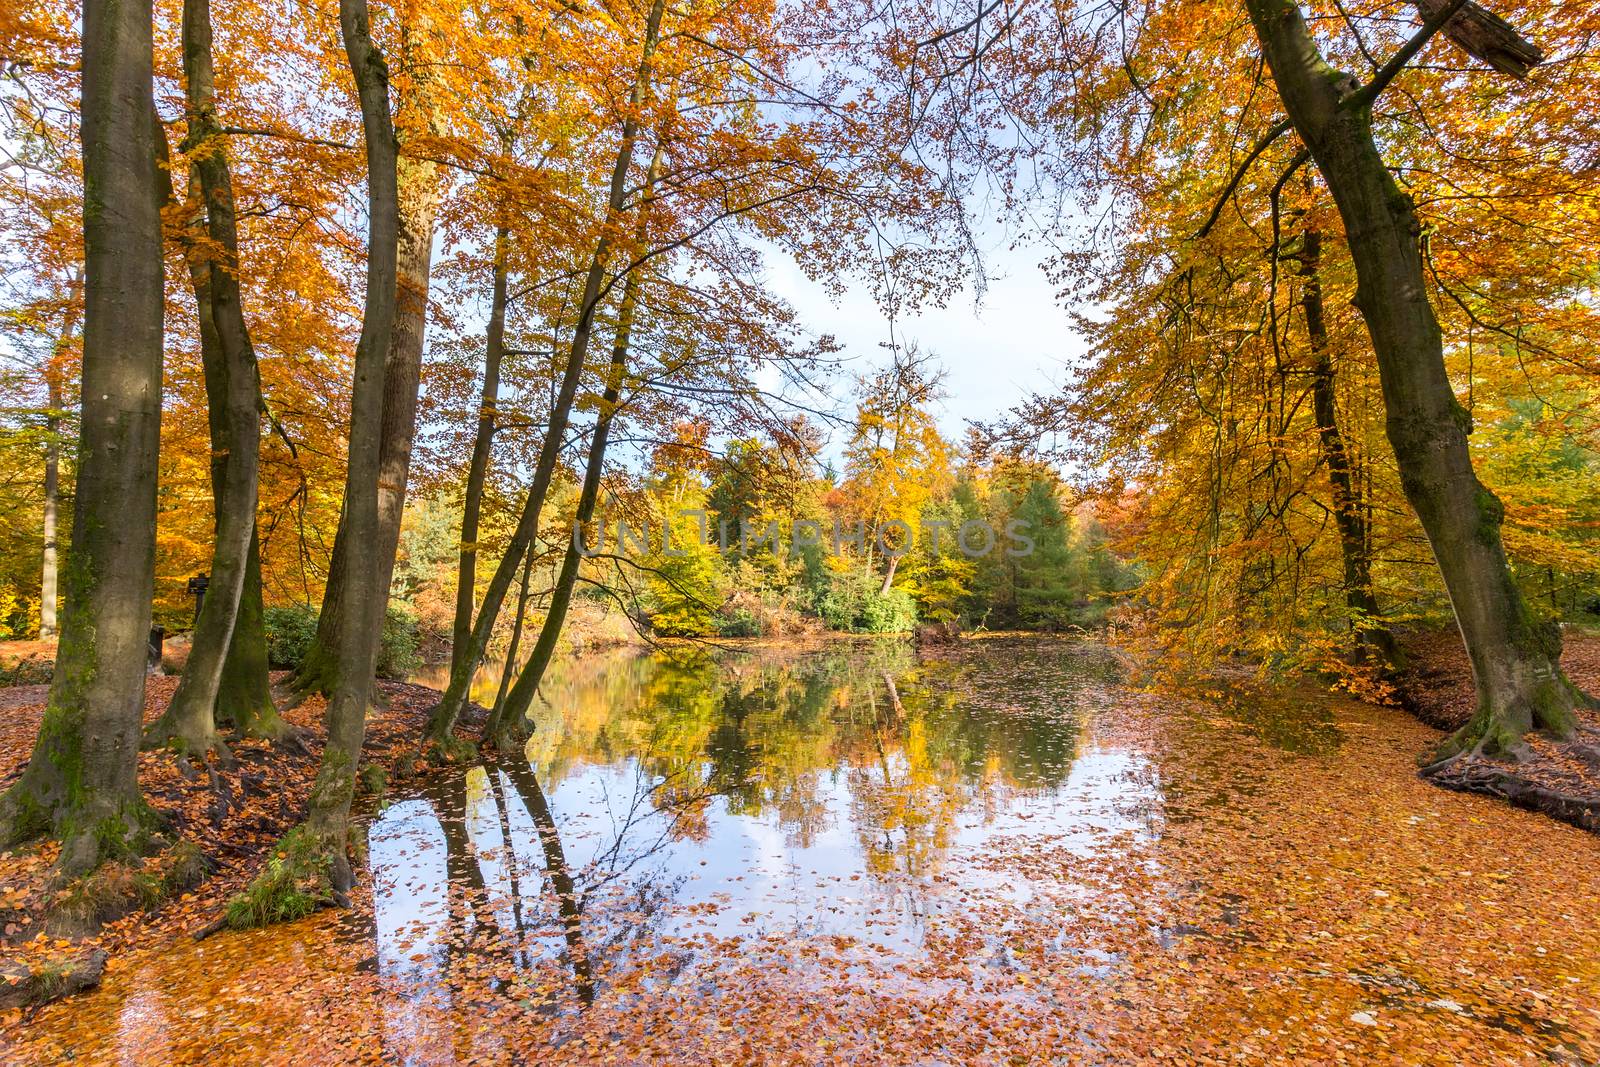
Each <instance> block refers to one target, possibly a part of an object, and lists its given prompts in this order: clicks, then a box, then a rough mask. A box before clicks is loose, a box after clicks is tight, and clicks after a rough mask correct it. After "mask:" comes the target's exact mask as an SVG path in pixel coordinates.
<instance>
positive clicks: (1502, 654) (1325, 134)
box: [1246, 0, 1581, 760]
mask: <svg viewBox="0 0 1600 1067" xmlns="http://www.w3.org/2000/svg"><path fill="white" fill-rule="evenodd" d="M1246 6H1247V7H1248V8H1249V12H1250V18H1251V21H1252V23H1253V24H1254V26H1255V30H1256V34H1257V36H1258V37H1259V38H1260V40H1261V44H1262V48H1263V51H1264V52H1265V54H1266V59H1267V62H1268V64H1269V65H1270V67H1271V69H1272V74H1273V79H1274V81H1275V82H1276V83H1277V87H1278V94H1279V96H1280V97H1281V98H1282V100H1283V105H1284V109H1285V110H1286V111H1287V112H1288V115H1289V118H1290V119H1291V121H1292V122H1293V123H1294V126H1295V129H1296V130H1297V131H1298V133H1299V134H1300V138H1301V140H1302V141H1303V142H1304V143H1305V145H1306V147H1307V148H1308V149H1309V150H1310V151H1311V154H1312V157H1313V158H1314V159H1315V160H1316V163H1317V169H1318V170H1319V171H1321V172H1322V176H1323V178H1324V179H1325V180H1326V181H1327V183H1328V188H1329V190H1330V191H1331V192H1332V193H1333V197H1334V200H1335V202H1336V203H1337V204H1338V207H1339V214H1340V216H1341V217H1342V218H1343V219H1344V225H1345V231H1346V234H1347V240H1348V242H1349V245H1350V252H1351V256H1352V257H1353V259H1354V261H1355V266H1356V278H1357V287H1356V305H1357V307H1358V308H1359V309H1360V311H1361V314H1362V317H1363V318H1364V319H1365V320H1366V323H1367V329H1368V332H1369V333H1370V334H1371V336H1372V346H1373V351H1374V352H1375V353H1376V355H1377V358H1378V373H1379V378H1380V380H1381V383H1382V387H1383V398H1384V408H1385V411H1386V413H1387V430H1388V435H1389V441H1390V443H1391V444H1392V445H1393V446H1394V451H1395V459H1396V460H1397V462H1398V464H1399V467H1400V480H1401V484H1402V486H1403V487H1404V489H1405V494H1406V498H1407V499H1408V500H1409V501H1410V502H1411V506H1412V507H1413V508H1414V509H1416V512H1417V516H1418V518H1420V519H1421V520H1422V526H1423V529H1424V530H1425V531H1426V532H1427V535H1428V540H1429V542H1430V543H1431V545H1432V546H1433V553H1434V558H1435V559H1436V560H1437V561H1438V563H1439V570H1440V572H1441V574H1442V575H1443V577H1444V583H1445V587H1446V589H1447V590H1448V591H1449V594H1450V602H1451V604H1452V606H1453V607H1454V609H1455V615H1456V621H1457V623H1458V624H1459V626H1460V629H1461V636H1462V639H1463V641H1464V642H1465V644H1466V648H1467V653H1468V655H1469V657H1470V658H1471V660H1472V669H1473V678H1474V681H1475V683H1476V686H1477V691H1478V710H1477V712H1476V714H1474V716H1473V718H1472V721H1471V722H1470V723H1469V724H1468V725H1467V726H1465V727H1463V728H1462V730H1461V731H1460V732H1459V733H1457V734H1456V735H1455V736H1454V737H1452V738H1451V739H1450V740H1449V741H1448V742H1446V744H1445V745H1444V746H1442V747H1441V749H1440V751H1439V752H1438V754H1437V756H1438V757H1439V759H1441V760H1442V759H1447V758H1449V757H1451V756H1453V755H1456V754H1458V753H1461V752H1466V751H1479V752H1483V753H1485V754H1488V755H1500V754H1505V753H1520V752H1521V751H1522V750H1523V748H1524V745H1523V742H1522V736H1523V735H1524V734H1525V733H1527V732H1528V731H1529V730H1530V729H1533V728H1535V727H1542V728H1545V729H1548V730H1550V731H1552V732H1554V733H1556V734H1563V735H1564V734H1567V733H1569V732H1570V731H1571V729H1572V727H1573V723H1574V716H1573V708H1574V706H1575V703H1576V702H1577V701H1578V700H1579V699H1581V694H1579V693H1578V691H1577V690H1576V688H1575V687H1574V686H1573V685H1572V684H1571V683H1570V682H1568V681H1567V679H1566V677H1565V676H1564V675H1563V674H1562V673H1561V669H1560V666H1559V661H1560V653H1561V637H1560V631H1559V629H1558V628H1557V627H1556V625H1555V624H1554V623H1553V622H1542V621H1540V620H1537V619H1535V618H1534V616H1533V615H1532V614H1531V613H1530V612H1529V610H1528V608H1527V605H1526V604H1525V603H1524V602H1523V598H1522V594H1521V593H1520V592H1519V591H1518V589H1517V586H1516V583H1515V582H1514V581H1513V580H1512V577H1511V570H1510V567H1509V566H1508V564H1507V562H1506V555H1505V549H1504V547H1503V545H1502V543H1501V540H1500V523H1501V520H1502V518H1503V516H1504V508H1503V507H1502V505H1501V503H1500V500H1499V499H1498V498H1497V497H1496V496H1495V495H1494V494H1493V493H1492V492H1490V491H1489V490H1488V489H1487V488H1485V487H1484V486H1483V485H1482V484H1481V483H1480V482H1479V481H1478V479H1477V475H1476V474H1475V472H1474V471H1473V468H1472V458H1471V455H1470V454H1469V452H1468V450H1467V432H1468V429H1469V425H1468V424H1469V419H1468V416H1467V414H1466V412H1465V411H1464V410H1463V409H1462V407H1461V405H1460V404H1459V403H1458V402H1457V401H1456V396H1455V391H1454V389H1453V388H1452V387H1451V385H1450V379H1449V377H1448V375H1447V374H1446V372H1445V363H1444V342H1443V338H1442V336H1441V334H1440V330H1439V323H1438V320H1437V319H1436V318H1435V317H1434V314H1433V308H1432V306H1431V305H1430V304H1429V302H1428V293H1427V284H1426V279H1425V277H1424V274H1423V266H1422V256H1421V251H1420V249H1419V247H1418V243H1417V242H1418V235H1419V233H1420V229H1421V227H1420V223H1419V221H1418V218H1417V214H1416V211H1415V208H1414V207H1413V205H1412V203H1411V200H1410V198H1409V197H1407V196H1406V195H1405V194H1404V193H1402V192H1401V191H1400V188H1399V187H1398V186H1397V185H1396V184H1395V181H1394V179H1393V177H1391V176H1390V174H1389V170H1388V168H1387V167H1386V166H1385V165H1384V162H1383V157H1382V156H1381V155H1380V154H1379V152H1378V148H1377V145H1376V143H1375V141H1374V139H1373V134H1372V107H1371V101H1370V99H1369V97H1370V95H1371V94H1370V91H1362V90H1360V89H1356V88H1354V87H1353V86H1352V84H1351V82H1352V79H1350V78H1349V76H1347V75H1344V74H1342V73H1340V72H1339V71H1337V70H1334V69H1333V68H1332V67H1331V66H1329V65H1328V63H1327V61H1326V60H1324V59H1323V57H1322V55H1321V53H1320V52H1319V51H1318V50H1317V46H1316V44H1315V43H1314V42H1313V40H1312V38H1311V35H1310V33H1309V31H1308V30H1307V28H1306V24H1305V21H1304V19H1303V18H1302V17H1301V14H1300V10H1299V7H1298V6H1297V5H1296V4H1294V3H1292V2H1289V0H1246Z"/></svg>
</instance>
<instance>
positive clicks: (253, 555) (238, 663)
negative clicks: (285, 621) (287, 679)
mask: <svg viewBox="0 0 1600 1067" xmlns="http://www.w3.org/2000/svg"><path fill="white" fill-rule="evenodd" d="M268 671H269V666H268V663H267V626H266V615H265V611H264V605H263V603H262V597H261V542H260V538H259V536H258V534H257V532H256V529H255V524H254V523H253V522H252V523H251V530H250V549H249V554H248V555H246V557H245V569H244V588H243V589H242V590H240V592H239V610H238V612H237V613H236V614H235V616H234V620H233V640H231V641H229V642H228V657H227V659H226V660H224V661H223V664H222V680H221V682H220V684H219V685H218V688H217V711H216V715H217V725H218V726H226V727H231V728H232V731H233V734H234V736H236V737H254V738H260V739H262V740H265V741H274V742H277V741H295V740H296V739H298V738H299V736H300V731H298V730H297V729H295V728H294V727H293V726H291V725H289V724H288V723H287V722H285V721H284V720H283V717H282V716H280V715H279V714H278V708H277V706H276V705H275V704H274V703H273V700H272V683H271V679H270V678H269V676H268Z"/></svg>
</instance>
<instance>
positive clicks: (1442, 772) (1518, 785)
mask: <svg viewBox="0 0 1600 1067" xmlns="http://www.w3.org/2000/svg"><path fill="white" fill-rule="evenodd" d="M1423 777H1425V778H1427V779H1428V781H1430V782H1432V783H1433V784H1435V785H1438V786H1442V787H1444V788H1445V789H1451V790H1454V791H1456V792H1458V793H1479V794H1482V795H1484V796H1491V797H1498V798H1499V799H1501V800H1504V801H1507V802H1509V803H1511V804H1512V805H1514V806H1516V807H1519V808H1523V809H1525V810H1527V811H1536V812H1540V813H1541V814H1544V815H1548V816H1550V817H1551V818H1553V819H1559V820H1560V821H1561V822H1564V823H1569V824H1571V825H1572V826H1576V827H1578V828H1579V829H1583V830H1588V831H1589V832H1590V833H1595V834H1600V802H1597V801H1596V799H1595V798H1593V797H1590V798H1587V799H1586V798H1583V797H1578V796H1571V795H1568V794H1565V793H1562V792H1559V791H1557V790H1555V789H1551V788H1549V787H1548V786H1545V785H1541V784H1539V783H1538V782H1534V781H1531V780H1529V779H1528V778H1525V777H1523V776H1522V775H1520V774H1518V773H1517V772H1516V770H1515V769H1513V768H1511V767H1507V766H1505V765H1503V764H1495V763H1490V762H1486V761H1483V760H1478V759H1472V758H1470V757H1468V758H1456V759H1452V760H1446V761H1445V762H1443V763H1440V764H1436V765H1434V766H1433V767H1430V768H1428V769H1427V770H1425V771H1424V772H1423Z"/></svg>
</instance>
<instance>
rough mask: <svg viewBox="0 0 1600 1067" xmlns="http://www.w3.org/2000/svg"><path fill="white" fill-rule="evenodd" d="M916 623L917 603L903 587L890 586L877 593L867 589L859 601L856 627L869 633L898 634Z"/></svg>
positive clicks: (913, 627)
mask: <svg viewBox="0 0 1600 1067" xmlns="http://www.w3.org/2000/svg"><path fill="white" fill-rule="evenodd" d="M916 625H917V604H916V601H914V600H912V599H911V594H910V593H908V592H906V591H905V590H904V589H898V588H891V589H890V590H889V591H888V592H887V593H884V594H883V595H881V596H880V595H879V594H878V591H877V590H876V589H873V590H869V591H868V593H867V596H866V598H865V599H864V600H863V601H862V603H861V615H860V617H859V618H858V619H857V621H856V628H857V629H858V630H860V631H861V632H862V633H869V634H898V633H905V632H906V631H908V630H913V629H915V628H916Z"/></svg>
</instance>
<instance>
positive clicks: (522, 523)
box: [428, 0, 665, 753]
mask: <svg viewBox="0 0 1600 1067" xmlns="http://www.w3.org/2000/svg"><path fill="white" fill-rule="evenodd" d="M664 10H665V0H655V2H654V3H653V4H652V5H651V8H650V14H649V16H648V17H647V19H646V21H645V34H644V44H643V47H642V49H641V51H642V55H641V57H640V60H639V74H638V76H637V77H636V78H635V79H634V83H633V89H632V91H631V93H630V94H629V100H628V110H627V112H626V117H625V118H624V119H623V121H622V142H621V145H620V146H619V147H618V149H617V160H616V164H615V165H614V166H613V168H612V171H611V185H610V190H609V196H608V199H607V204H606V219H605V221H606V226H605V227H604V228H603V229H602V230H601V236H600V238H599V240H597V241H596V242H595V249H594V254H593V256H592V257H591V258H590V260H589V270H588V273H587V274H586V275H585V277H584V284H583V299H582V301H581V303H580V304H579V310H578V322H577V327H576V329H575V330H574V331H573V335H572V343H571V346H570V348H569V350H568V353H567V366H566V370H565V372H564V373H563V375H562V380H561V386H560V389H559V390H558V392H557V394H556V400H555V403H554V405H553V406H552V407H551V411H550V426H549V429H548V430H547V431H546V432H545V438H544V444H543V446H542V447H541V448H540V450H539V462H538V466H537V467H536V468H535V469H534V474H533V483H532V484H531V485H530V486H529V488H528V496H527V499H526V500H525V501H524V503H523V507H522V514H521V516H520V517H519V518H518V520H517V528H516V530H515V531H514V532H513V533H512V535H511V543H510V544H509V545H508V546H507V547H506V552H505V555H504V556H502V557H501V559H500V564H499V566H498V567H496V568H495V572H494V577H493V578H491V579H490V581H489V588H488V589H487V590H486V591H485V593H484V597H483V606H482V607H481V608H479V610H478V618H477V620H476V621H475V622H474V623H473V626H472V636H471V637H470V638H469V639H468V643H467V650H466V655H465V656H462V657H460V658H459V659H456V660H455V662H454V665H453V666H452V668H451V671H450V684H449V686H448V687H447V688H446V689H445V694H444V698H443V699H442V700H440V702H439V706H438V707H437V708H435V709H434V712H433V715H432V717H431V718H430V720H429V723H428V739H429V741H430V742H431V743H432V744H434V745H436V746H438V747H439V749H441V750H442V751H445V752H447V753H448V752H450V751H451V750H453V749H455V748H456V747H458V746H456V745H455V743H454V736H453V733H452V731H453V730H454V729H455V724H456V720H457V719H459V718H460V716H461V709H462V708H463V707H465V705H466V701H467V693H468V691H469V689H470V686H471V682H472V673H473V671H475V670H477V668H478V664H479V663H480V662H481V661H482V660H483V653H484V650H485V649H486V648H487V647H488V645H489V635H490V634H491V633H492V632H493V630H494V624H495V620H496V619H497V618H498V617H499V615H500V608H501V606H502V605H503V604H504V603H505V596H506V592H507V591H508V590H509V589H510V588H511V582H512V580H513V578H514V577H515V575H516V571H517V567H518V565H519V564H521V562H522V554H523V553H524V552H527V551H528V550H529V548H530V547H531V545H532V543H533V537H534V534H535V533H537V532H538V528H539V514H540V512H541V510H542V509H543V507H544V498H545V495H546V494H547V493H548V492H549V489H550V480H551V478H552V477H553V476H554V474H555V469H556V461H557V460H558V459H559V458H560V455H561V442H562V439H563V437H564V436H565V435H566V430H567V417H568V415H569V414H570V412H571V410H572V402H573V399H574V398H575V397H576V396H577V392H578V383H579V381H580V380H581V379H582V377H583V365H584V360H585V358H586V357H587V356H588V352H589V337H590V334H591V333H592V332H593V329H594V316H595V312H596V311H597V310H598V307H599V303H600V297H601V287H602V284H603V282H604V281H605V273H606V263H607V261H608V260H609V259H610V256H611V238H610V236H609V232H610V227H611V225H612V224H613V223H614V222H615V220H616V219H617V217H618V216H619V215H621V213H622V209H623V205H624V202H625V197H626V194H627V179H628V168H629V167H630V166H632V164H633V151H634V146H635V143H636V142H637V140H638V136H639V109H640V106H641V105H642V104H643V102H644V99H645V95H646V93H647V92H648V88H649V81H650V64H651V60H652V58H653V56H654V54H655V49H656V42H657V40H658V39H659V36H660V32H661V16H662V13H663V11H664Z"/></svg>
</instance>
